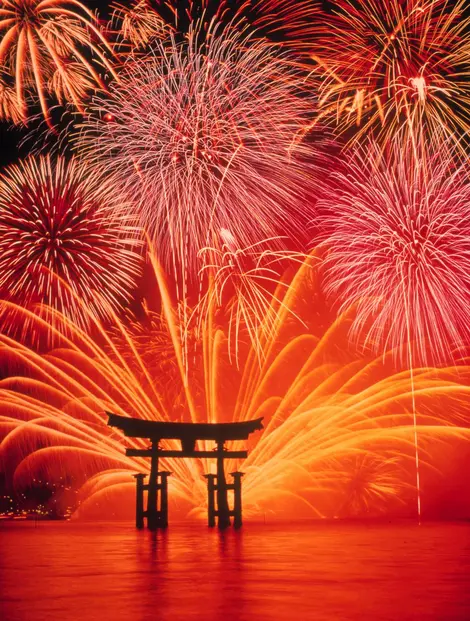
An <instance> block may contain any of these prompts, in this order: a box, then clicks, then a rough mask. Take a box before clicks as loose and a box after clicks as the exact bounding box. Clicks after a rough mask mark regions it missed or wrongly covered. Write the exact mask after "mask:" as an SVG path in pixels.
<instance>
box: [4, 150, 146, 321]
mask: <svg viewBox="0 0 470 621" xmlns="http://www.w3.org/2000/svg"><path fill="white" fill-rule="evenodd" d="M124 209H125V206H124V205H122V204H121V202H120V199H119V197H117V196H116V193H115V192H114V189H113V187H112V186H111V185H110V184H109V183H107V182H106V181H103V179H102V178H99V177H96V176H94V175H90V174H89V171H88V170H87V169H86V167H85V166H84V165H83V164H79V163H78V162H77V161H75V160H72V161H70V162H67V161H66V160H65V159H63V158H58V159H57V160H56V161H54V160H51V158H50V157H38V158H34V157H29V158H28V159H26V160H24V161H22V162H20V163H19V164H13V165H11V166H9V167H8V168H7V169H6V170H5V171H4V172H3V174H2V175H1V176H0V290H1V292H2V298H3V299H4V300H8V301H10V302H14V303H17V304H21V305H26V306H28V307H31V306H34V305H37V304H44V305H47V306H48V307H50V308H51V309H55V310H57V311H59V312H61V313H63V314H65V315H66V316H68V317H70V318H72V319H73V320H76V321H79V322H80V323H81V324H83V323H84V322H88V321H89V319H90V317H91V315H95V316H97V317H106V316H107V315H108V314H109V313H112V312H113V311H115V310H117V309H119V308H120V307H121V306H122V305H124V304H126V303H127V302H128V300H129V297H130V295H131V293H132V291H133V289H134V287H135V285H136V279H137V277H138V275H139V273H140V263H141V259H140V254H139V244H140V242H139V240H138V237H137V230H136V228H135V227H134V226H132V223H131V222H130V219H129V216H128V215H126V213H125V211H124Z"/></svg>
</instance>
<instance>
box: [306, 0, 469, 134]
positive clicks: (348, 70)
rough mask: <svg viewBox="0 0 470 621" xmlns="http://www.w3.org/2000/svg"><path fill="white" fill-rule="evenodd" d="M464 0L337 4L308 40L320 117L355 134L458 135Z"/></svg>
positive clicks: (461, 127)
mask: <svg viewBox="0 0 470 621" xmlns="http://www.w3.org/2000/svg"><path fill="white" fill-rule="evenodd" d="M465 4H466V2H465V1H464V0H459V1H458V2H450V1H449V0H379V1H377V0H364V1H363V2H355V1H354V0H342V1H340V2H336V3H334V8H333V11H334V15H333V16H332V17H331V18H330V19H329V20H328V21H329V27H328V29H327V30H325V32H324V35H323V36H322V37H319V38H318V39H317V40H316V41H312V43H311V50H312V52H311V57H312V58H313V60H314V61H315V62H316V65H317V67H316V68H315V70H314V72H313V75H315V76H317V77H318V76H319V77H320V81H321V87H320V93H321V94H320V101H321V105H320V109H321V111H322V112H321V114H322V115H324V116H326V117H328V118H330V119H333V120H334V122H335V124H337V125H338V126H339V128H340V129H341V130H347V129H349V128H351V127H354V126H356V127H357V128H359V129H358V130H357V132H356V137H360V136H361V135H363V134H364V133H365V132H368V131H369V130H372V131H373V132H375V133H376V135H377V136H378V135H381V136H382V137H383V138H384V140H387V139H388V138H389V137H390V136H391V135H392V134H394V133H396V132H399V131H401V130H406V131H408V132H411V133H416V132H418V131H419V130H420V129H421V128H423V127H424V128H425V129H426V130H427V134H426V135H427V136H428V137H430V136H432V135H433V134H434V133H435V132H436V131H439V132H444V134H445V135H447V136H453V137H454V139H455V140H457V141H458V140H459V139H460V138H462V137H463V136H464V135H465V134H466V133H467V132H468V129H469V127H470V115H469V104H470V84H469V81H468V79H467V76H468V72H469V70H470V62H469V58H470V29H469V20H468V18H467V17H465V15H464V14H463V10H464V8H465Z"/></svg>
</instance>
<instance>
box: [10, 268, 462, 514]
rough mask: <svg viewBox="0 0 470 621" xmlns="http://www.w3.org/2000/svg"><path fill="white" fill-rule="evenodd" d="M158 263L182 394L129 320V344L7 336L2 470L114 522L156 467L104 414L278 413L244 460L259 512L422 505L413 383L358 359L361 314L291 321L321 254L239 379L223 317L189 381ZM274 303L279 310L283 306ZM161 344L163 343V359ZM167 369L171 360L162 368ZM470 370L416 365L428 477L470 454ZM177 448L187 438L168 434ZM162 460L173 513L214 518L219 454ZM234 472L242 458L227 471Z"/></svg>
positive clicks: (120, 330) (292, 288)
mask: <svg viewBox="0 0 470 621" xmlns="http://www.w3.org/2000/svg"><path fill="white" fill-rule="evenodd" d="M151 259H152V260H151V262H152V264H153V265H154V267H155V275H156V278H157V281H158V289H159V291H160V294H161V299H162V318H163V321H162V322H160V321H158V330H159V331H161V336H162V338H163V339H164V340H165V341H166V343H167V344H168V347H169V348H171V350H172V352H173V360H174V361H175V368H174V369H173V370H172V372H171V373H172V374H171V377H172V383H173V384H174V386H170V387H169V389H168V388H167V387H165V385H164V380H163V381H162V377H161V376H162V369H158V365H157V368H156V369H155V372H153V371H152V370H151V369H150V368H149V367H147V366H146V364H145V362H144V359H143V357H142V347H143V348H144V349H146V348H147V343H145V342H144V341H143V340H140V339H138V340H136V339H135V338H134V336H133V332H134V329H132V330H131V331H129V329H128V328H127V326H126V325H123V323H122V322H120V321H119V320H118V319H117V318H114V321H113V326H114V328H113V334H114V337H115V336H116V334H120V338H119V339H118V341H119V345H118V344H117V341H116V339H115V338H111V337H110V335H109V332H108V331H107V330H106V329H105V328H104V327H102V326H101V330H100V332H99V334H98V335H97V338H91V337H90V336H89V335H88V334H87V333H85V332H84V331H83V330H82V329H81V328H80V327H79V326H76V325H74V324H73V323H70V322H68V324H67V336H63V337H62V338H61V347H60V349H57V350H55V351H54V353H53V355H41V354H38V352H37V351H35V350H34V348H33V347H31V346H24V345H21V344H20V343H18V342H16V341H14V340H13V339H11V338H8V337H7V336H5V335H0V353H1V356H2V360H3V370H4V371H5V370H6V369H7V368H8V367H11V368H13V369H14V370H15V372H14V375H13V376H12V377H9V376H8V374H7V376H6V377H5V373H4V379H2V380H0V460H1V463H2V464H3V466H4V471H5V473H6V476H7V480H8V481H9V482H12V483H13V485H15V486H17V487H18V488H21V487H22V486H24V485H27V484H29V483H30V481H31V479H32V478H33V477H38V478H42V477H43V476H47V478H48V480H49V481H54V480H56V479H57V480H58V479H59V477H60V476H64V475H65V474H67V476H72V477H73V478H74V480H75V482H76V483H77V484H80V483H84V484H83V487H82V488H81V490H80V497H81V499H82V500H83V504H82V506H81V507H80V509H79V512H80V513H83V514H85V515H86V513H87V511H93V510H94V507H96V506H97V505H98V506H99V504H100V502H101V501H105V502H106V507H107V515H109V503H110V501H111V499H112V497H113V495H114V494H115V497H114V498H115V499H118V501H117V502H116V501H115V502H114V506H115V507H117V503H119V504H120V506H123V505H126V504H128V506H129V505H130V510H131V511H132V508H133V505H134V503H133V502H131V495H133V494H134V481H133V480H132V477H131V474H132V473H135V472H137V471H138V472H145V471H146V468H147V464H146V462H145V460H143V459H141V458H131V457H127V456H126V455H125V453H124V446H123V445H127V446H131V447H133V448H143V447H144V446H145V441H144V440H140V439H138V438H123V436H122V435H121V434H120V433H118V432H116V431H114V430H111V429H110V428H109V427H107V425H106V421H107V416H106V414H105V410H108V411H113V412H116V413H118V414H121V415H126V414H127V415H130V416H134V417H138V418H141V419H146V420H163V421H171V420H173V421H174V420H180V419H181V418H182V419H183V420H186V421H193V422H229V421H243V420H250V419H253V418H256V417H259V416H263V417H264V426H265V429H264V431H263V433H262V434H259V435H257V436H256V437H253V438H252V439H251V440H250V447H249V448H250V454H249V456H248V458H247V459H246V460H244V462H243V463H242V464H241V469H242V470H243V472H245V473H246V475H245V478H244V512H245V515H246V516H248V517H249V516H258V517H259V516H262V515H263V514H264V513H266V512H268V514H269V515H273V514H276V513H278V514H280V515H281V516H283V517H290V518H292V517H294V516H296V517H298V516H299V514H300V515H302V514H303V515H308V516H310V517H312V516H328V517H333V516H337V515H338V514H340V515H342V516H344V515H351V514H352V515H355V514H358V513H359V514H361V515H364V514H365V513H366V514H376V513H380V512H382V511H387V510H390V509H392V508H394V507H395V506H396V505H399V504H400V503H409V501H410V491H412V490H413V485H412V477H411V474H412V469H411V466H412V464H413V442H412V437H413V428H412V426H411V424H410V423H411V421H410V414H409V406H410V401H411V396H410V387H409V381H408V375H407V373H403V372H396V371H395V372H394V371H391V369H390V367H391V365H390V357H389V356H386V357H382V356H380V357H379V358H378V359H373V358H369V359H364V358H358V357H357V356H356V355H355V353H354V352H353V351H352V349H351V348H350V347H348V346H347V326H348V324H349V322H350V317H348V316H347V315H345V316H343V317H341V318H339V319H338V320H336V321H334V322H333V323H332V324H331V325H329V324H327V326H326V329H323V328H318V327H317V330H316V334H314V333H312V332H311V331H309V330H306V329H305V328H304V327H303V325H302V323H301V322H299V321H296V322H291V321H290V320H288V319H289V318H290V317H292V315H293V314H295V315H300V316H301V317H302V318H304V319H307V317H308V315H309V314H311V310H310V308H309V301H308V300H309V298H310V297H311V295H312V289H314V288H315V286H316V285H315V281H314V278H312V269H311V266H310V261H309V260H307V261H306V263H305V265H301V266H299V269H298V270H297V272H296V273H295V275H294V276H293V277H292V280H291V281H290V283H289V286H288V287H287V288H285V289H284V290H283V293H281V294H280V296H282V302H283V306H282V308H281V309H280V311H279V312H276V317H277V319H276V326H275V328H274V329H273V331H272V334H271V335H270V337H269V338H267V339H266V341H265V342H264V345H263V350H264V351H263V356H262V360H263V363H262V365H259V364H258V355H257V352H256V351H254V350H253V349H249V351H248V352H247V354H246V357H244V359H243V361H242V364H240V366H239V369H238V370H237V369H236V368H235V367H234V366H233V365H230V363H229V362H228V361H227V347H226V339H227V335H226V330H225V329H224V327H223V326H221V325H220V324H218V322H216V321H213V322H207V323H206V325H205V326H204V332H203V334H202V335H201V342H200V347H201V349H202V356H201V359H199V360H198V363H197V365H195V367H194V368H193V370H192V373H190V374H189V375H188V374H187V373H186V371H185V369H184V365H183V364H182V343H181V340H180V338H179V334H180V332H181V330H180V328H179V326H178V325H177V324H178V315H179V313H178V312H177V310H176V308H175V305H174V304H173V303H172V301H171V292H170V291H169V290H168V288H167V286H166V284H165V277H164V274H163V273H161V269H160V268H159V266H158V263H157V262H156V258H155V257H151ZM273 303H274V306H275V308H279V301H278V300H274V301H273ZM23 314H24V315H25V316H27V314H28V313H27V312H26V311H24V310H23ZM36 322H37V323H40V321H39V320H37V319H36ZM44 327H46V328H47V326H43V328H44ZM97 327H98V326H97ZM144 332H145V330H143V331H142V334H144ZM159 350H160V342H159V343H158V344H157V350H156V352H155V354H156V355H155V356H154V361H155V360H157V361H158V357H157V356H158V351H159ZM201 360H202V362H201ZM167 363H168V361H167V360H166V359H165V358H163V359H162V367H163V369H164V368H165V367H166V366H167ZM154 373H155V374H154ZM469 373H470V368H469V367H468V366H466V365H464V364H462V365H461V366H460V367H458V371H457V369H456V368H453V367H451V368H443V369H430V368H423V369H417V370H416V387H415V392H416V403H417V410H418V412H419V419H418V420H419V429H420V432H421V435H422V442H423V447H424V448H425V450H424V452H423V469H424V470H425V472H427V473H428V475H430V473H431V472H432V471H433V470H435V468H434V463H433V462H434V457H435V455H436V451H439V452H440V453H441V454H442V452H443V451H445V447H446V445H447V446H448V449H449V448H450V447H452V448H453V449H454V450H456V448H458V447H459V446H465V447H466V448H467V447H468V442H469V441H470V431H469V429H468V414H467V411H468V399H469V395H470V389H469V387H468V385H467V379H468V376H469ZM176 386H178V387H179V389H180V390H179V393H180V394H179V397H178V402H177V404H176V405H177V409H175V387H176ZM443 406H444V407H443ZM163 446H166V447H168V448H175V447H176V444H175V442H173V441H171V440H170V441H165V440H164V441H163ZM198 448H199V449H202V450H210V449H211V448H212V445H211V443H210V442H208V441H207V442H206V441H201V442H200V443H199V446H198ZM449 454H450V451H449ZM162 461H163V467H164V468H165V469H168V470H170V471H172V472H173V473H174V476H172V477H171V479H170V484H169V485H170V501H171V502H174V505H173V510H174V511H175V512H178V513H180V514H181V512H183V513H186V514H187V513H192V514H196V515H199V516H201V517H202V515H204V513H205V505H206V502H207V492H206V483H205V480H204V477H203V475H204V474H205V473H207V472H210V468H211V460H206V459H202V460H177V459H164V460H162ZM234 466H235V462H234V461H233V460H232V461H231V462H229V463H228V464H227V469H228V471H230V468H233V467H234ZM85 473H86V474H85ZM87 478H88V480H86V479H87ZM122 493H125V494H126V500H127V501H128V502H127V503H123V502H122V498H123V496H122ZM286 499H288V502H286Z"/></svg>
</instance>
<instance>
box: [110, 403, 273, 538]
mask: <svg viewBox="0 0 470 621" xmlns="http://www.w3.org/2000/svg"><path fill="white" fill-rule="evenodd" d="M106 414H108V416H109V421H108V425H109V426H110V427H117V428H118V429H120V430H121V431H122V432H123V433H124V435H125V436H126V437H129V438H147V439H148V440H150V447H149V448H147V449H135V448H128V449H126V455H127V456H128V457H150V460H151V461H150V473H149V479H148V483H146V482H145V478H146V476H147V475H145V474H136V475H134V476H135V479H136V487H137V489H136V526H137V528H143V527H144V518H147V528H148V529H150V530H156V529H158V528H166V527H167V526H168V477H169V476H170V474H171V472H168V471H166V470H164V471H160V472H159V470H158V459H159V458H160V457H172V458H187V457H197V458H206V459H217V474H206V475H204V476H205V477H206V479H207V492H208V503H207V506H208V524H209V526H215V523H216V518H217V525H218V527H219V528H227V527H228V526H230V517H232V516H233V518H234V522H233V525H234V527H235V528H239V527H240V526H241V525H242V495H241V489H242V487H241V485H242V484H241V478H242V476H243V472H232V473H231V476H232V477H233V483H227V482H226V480H225V471H224V459H244V458H245V457H247V456H248V451H246V450H243V451H238V450H237V451H229V450H227V449H226V448H225V442H229V441H231V440H246V439H247V438H248V436H249V435H250V434H251V433H253V432H254V431H257V430H259V429H262V428H263V425H262V420H263V419H262V418H258V419H256V420H250V421H243V422H237V423H172V422H161V421H149V420H142V419H138V418H131V417H127V416H118V415H117V414H112V413H111V412H106ZM161 440H180V441H181V450H180V451H178V450H166V449H163V448H161V447H160V441H161ZM197 440H212V441H214V442H215V443H216V448H215V449H214V450H212V451H198V450H196V441H197ZM228 490H233V491H234V506H233V510H231V509H230V508H229V502H228ZM145 492H147V507H146V508H145V506H144V505H145V503H144V500H145V498H144V495H145Z"/></svg>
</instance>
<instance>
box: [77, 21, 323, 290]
mask: <svg viewBox="0 0 470 621" xmlns="http://www.w3.org/2000/svg"><path fill="white" fill-rule="evenodd" d="M199 35H200V32H199V31H198V29H197V24H194V25H193V27H192V28H191V29H190V34H189V36H188V39H187V41H185V42H184V43H182V44H178V43H176V42H175V41H171V42H170V43H168V44H161V43H156V44H155V48H154V53H153V55H151V56H149V57H146V58H144V59H141V60H132V61H131V62H129V64H128V66H127V68H126V69H125V70H124V72H123V74H122V77H121V81H120V83H119V84H118V85H116V86H115V88H114V89H113V92H112V93H111V95H110V96H109V97H108V96H104V95H103V96H102V95H100V94H98V95H97V97H96V98H95V100H94V103H93V106H92V108H91V111H90V114H89V116H88V119H87V121H86V123H85V127H84V128H83V131H82V133H81V134H80V136H79V139H78V145H79V148H80V150H81V152H82V153H83V154H84V156H85V158H86V159H87V161H88V162H89V164H90V166H92V167H94V168H99V169H103V168H104V169H105V170H106V171H107V174H108V175H109V177H110V178H111V179H112V180H113V183H114V184H115V185H116V187H117V188H118V189H119V191H120V192H122V193H123V194H124V195H126V196H127V197H129V199H130V200H132V201H133V203H134V205H135V209H136V211H137V213H138V214H139V215H140V221H141V223H142V225H143V226H144V227H145V228H146V229H147V231H148V232H149V234H150V235H151V237H152V238H153V240H154V241H155V242H156V247H157V248H158V249H159V253H160V257H161V260H162V261H163V262H164V263H165V266H166V268H167V270H171V271H172V272H173V270H174V269H176V270H177V272H179V273H180V274H181V273H182V274H184V275H185V276H184V278H188V276H187V275H189V279H190V278H191V275H192V276H193V277H194V276H197V274H198V270H199V261H198V252H199V250H200V249H201V248H204V247H207V246H212V245H213V244H214V243H215V240H217V239H218V236H219V231H220V230H222V229H226V230H230V231H232V232H233V234H234V236H235V237H236V239H237V240H238V243H239V244H240V246H242V247H248V246H251V245H252V244H255V243H257V242H258V241H260V240H262V239H266V238H270V237H276V236H278V235H279V233H280V232H282V233H286V234H289V233H290V234H292V235H293V236H295V237H296V238H298V237H299V236H300V235H301V233H302V232H303V230H304V229H303V224H304V223H305V221H306V218H307V216H306V214H307V212H308V210H309V205H308V199H307V190H308V188H309V187H312V186H313V185H314V182H315V181H318V179H319V176H320V169H319V166H318V156H319V153H321V152H322V151H321V150H320V149H319V146H318V143H316V144H312V142H313V139H312V137H311V136H309V140H310V142H309V143H307V142H305V141H301V140H299V136H300V135H301V133H302V130H303V129H304V127H305V126H306V125H308V123H309V122H310V114H311V113H312V111H313V103H312V101H311V100H310V99H309V98H308V97H302V96H301V94H300V93H301V90H302V79H301V74H300V73H299V72H298V70H297V69H296V68H295V67H293V66H292V65H290V64H289V63H288V62H287V60H288V58H287V57H286V56H283V55H282V54H280V53H279V51H278V50H276V48H274V47H273V46H271V45H268V44H266V43H265V42H261V41H257V40H253V39H252V38H250V37H249V36H247V35H246V33H244V32H243V31H242V32H240V31H238V30H237V29H236V28H235V27H232V28H229V27H227V28H225V29H222V28H221V27H218V26H217V24H216V23H213V24H212V27H211V29H210V36H209V35H208V34H207V32H204V35H201V36H199Z"/></svg>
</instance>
